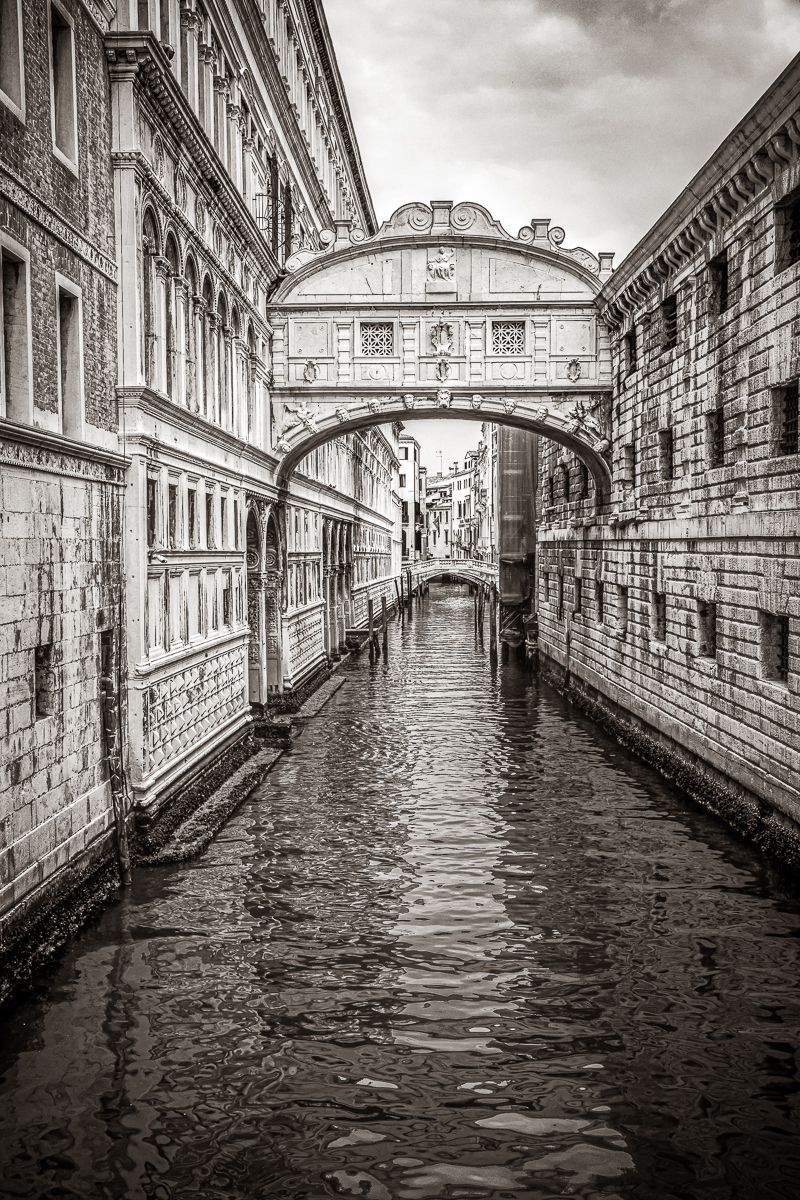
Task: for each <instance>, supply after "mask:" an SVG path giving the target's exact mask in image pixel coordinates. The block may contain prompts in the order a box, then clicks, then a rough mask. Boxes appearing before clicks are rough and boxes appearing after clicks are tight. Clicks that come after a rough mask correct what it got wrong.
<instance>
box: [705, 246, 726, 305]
mask: <svg viewBox="0 0 800 1200" xmlns="http://www.w3.org/2000/svg"><path fill="white" fill-rule="evenodd" d="M709 267H710V275H711V311H712V313H724V312H725V310H726V308H728V307H729V306H730V303H731V295H730V272H729V269H728V251H727V250H723V251H722V254H718V255H717V257H716V258H713V259H712V260H711V262H710V264H709Z"/></svg>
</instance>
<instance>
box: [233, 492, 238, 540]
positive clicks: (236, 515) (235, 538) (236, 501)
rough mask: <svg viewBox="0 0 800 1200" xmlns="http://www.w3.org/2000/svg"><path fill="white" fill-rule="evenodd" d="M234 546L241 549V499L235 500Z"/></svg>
mask: <svg viewBox="0 0 800 1200" xmlns="http://www.w3.org/2000/svg"><path fill="white" fill-rule="evenodd" d="M233 548H234V550H238V549H239V501H238V500H234V502H233Z"/></svg>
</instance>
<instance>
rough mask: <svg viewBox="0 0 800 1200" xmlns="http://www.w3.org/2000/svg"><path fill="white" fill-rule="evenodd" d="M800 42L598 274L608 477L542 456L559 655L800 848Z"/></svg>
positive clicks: (552, 645)
mask: <svg viewBox="0 0 800 1200" xmlns="http://www.w3.org/2000/svg"><path fill="white" fill-rule="evenodd" d="M799 122H800V59H795V60H794V62H793V63H792V64H790V66H789V67H788V68H787V70H786V71H785V72H784V73H783V74H782V75H781V76H780V77H779V78H778V80H777V81H776V82H775V84H774V85H773V86H772V87H771V88H770V89H769V91H768V92H767V93H766V95H765V96H764V97H762V99H761V100H760V101H759V102H758V104H756V105H755V107H754V108H753V109H752V110H751V112H749V113H748V114H747V116H746V117H745V118H744V119H743V120H742V121H741V122H740V124H739V125H738V126H737V127H736V129H734V130H733V132H732V133H731V135H730V137H729V138H727V139H726V140H725V142H723V144H722V145H721V146H720V147H719V149H718V150H717V152H716V153H715V154H714V155H713V156H712V158H711V159H710V160H709V161H708V162H707V163H706V165H705V166H704V167H703V168H702V169H701V170H700V172H699V173H698V174H697V176H696V177H695V178H694V179H693V180H692V181H691V183H690V184H689V186H688V187H687V188H686V189H685V190H684V191H683V192H682V193H681V194H680V195H679V196H678V198H677V199H676V200H675V202H674V203H673V204H672V205H671V207H670V208H669V209H668V210H667V212H666V213H665V214H664V216H663V217H662V218H661V219H660V220H659V221H658V222H657V223H656V224H655V225H654V226H653V228H652V229H651V230H650V231H649V232H648V233H647V234H646V235H645V237H644V238H643V239H642V240H641V241H640V243H639V244H638V245H637V246H636V248H635V249H634V250H633V251H632V252H631V254H630V255H629V256H628V257H627V258H626V259H625V261H624V262H623V263H622V264H621V265H620V267H619V268H618V270H617V271H616V272H615V273H614V275H613V277H612V279H610V280H609V281H608V282H607V283H606V284H605V285H604V287H603V288H602V290H601V292H600V295H599V297H598V306H599V311H600V314H601V316H602V318H603V320H604V322H605V323H606V325H607V327H608V328H609V329H610V330H611V332H612V351H613V392H612V397H611V404H612V409H611V418H612V428H613V434H612V439H611V440H612V447H611V453H612V455H613V486H612V491H611V495H610V502H609V504H608V506H607V507H605V508H602V507H600V508H598V507H597V506H596V505H595V504H594V503H593V502H592V500H591V499H590V497H589V495H588V491H589V489H588V486H587V478H586V473H585V471H584V470H583V468H582V464H581V463H580V461H578V460H576V459H575V458H574V457H573V456H571V455H570V454H568V453H565V452H564V451H563V450H562V449H561V448H560V447H558V446H555V445H553V444H552V443H546V442H543V443H542V447H541V457H540V472H541V480H542V483H541V488H540V496H539V499H540V505H541V517H542V524H541V527H540V533H539V543H540V570H539V630H540V642H539V645H540V650H541V652H542V654H543V656H544V657H543V661H544V663H545V665H546V667H547V668H548V669H550V670H551V672H553V673H554V674H555V675H556V676H557V677H558V678H560V680H561V682H562V684H563V682H564V681H565V680H568V681H569V685H570V687H571V690H572V694H573V695H575V696H576V697H577V698H578V699H580V700H581V701H582V702H583V703H584V704H585V706H586V707H587V708H588V709H589V710H590V711H592V712H593V713H594V714H595V715H597V716H600V717H601V719H605V720H607V721H609V722H611V724H612V726H614V725H615V724H616V727H617V728H618V730H620V731H622V732H623V735H624V736H625V738H626V739H627V740H628V741H629V744H631V745H633V746H635V747H636V748H638V749H639V750H640V751H641V752H642V753H644V754H645V755H646V756H647V757H649V758H650V759H651V761H654V762H656V763H658V764H659V765H660V766H661V767H662V769H664V770H665V771H666V772H667V773H668V774H669V775H671V776H672V777H674V778H677V779H679V780H680V781H681V783H682V785H683V786H685V787H686V788H687V789H688V790H689V791H691V792H692V793H693V794H694V795H696V796H698V798H700V799H701V800H703V801H704V802H705V803H707V804H709V805H710V806H711V807H713V808H715V809H716V810H717V811H719V812H720V813H722V814H723V815H725V816H726V817H727V818H728V819H729V820H730V821H732V822H733V823H734V824H735V825H736V826H737V827H738V828H740V829H741V830H742V831H743V832H744V833H746V834H747V835H748V836H750V837H754V838H756V840H759V841H761V842H762V843H763V844H765V845H767V846H769V847H770V848H772V849H773V850H775V851H776V852H777V853H779V854H781V855H782V856H783V857H784V858H788V859H790V860H792V861H794V862H795V863H797V861H798V859H799V857H800V855H799V852H800V839H799V838H798V824H797V823H798V821H800V788H799V786H798V781H799V780H800V744H798V738H797V728H798V719H800V699H799V698H798V694H799V693H800V442H798V399H797V397H798V377H799V376H800V336H799V335H798V321H797V296H798V287H799V286H800V123H799Z"/></svg>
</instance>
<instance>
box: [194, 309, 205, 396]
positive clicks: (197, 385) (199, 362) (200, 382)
mask: <svg viewBox="0 0 800 1200" xmlns="http://www.w3.org/2000/svg"><path fill="white" fill-rule="evenodd" d="M206 308H207V305H206V302H205V300H204V299H203V297H202V296H192V320H193V323H194V392H193V396H194V411H195V412H197V413H199V412H201V413H203V415H205V413H206V405H207V399H206V364H205V359H204V357H203V356H204V353H205V345H204V338H203V323H204V321H205V313H206Z"/></svg>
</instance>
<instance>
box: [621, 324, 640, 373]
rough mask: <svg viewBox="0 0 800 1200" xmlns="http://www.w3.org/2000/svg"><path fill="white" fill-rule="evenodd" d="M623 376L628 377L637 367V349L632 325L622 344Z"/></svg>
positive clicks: (634, 329) (634, 327) (634, 328)
mask: <svg viewBox="0 0 800 1200" xmlns="http://www.w3.org/2000/svg"><path fill="white" fill-rule="evenodd" d="M623 350H624V356H625V358H624V361H625V374H626V375H630V374H631V373H632V372H633V371H635V370H636V368H637V367H638V366H639V347H638V344H637V341H636V326H635V325H632V326H631V328H630V331H629V332H628V333H626V334H625V338H624V344H623Z"/></svg>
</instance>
